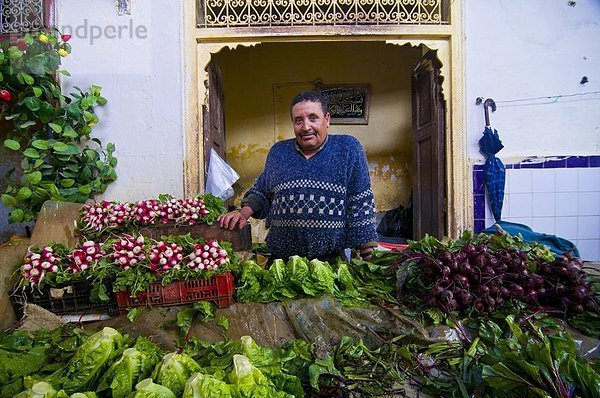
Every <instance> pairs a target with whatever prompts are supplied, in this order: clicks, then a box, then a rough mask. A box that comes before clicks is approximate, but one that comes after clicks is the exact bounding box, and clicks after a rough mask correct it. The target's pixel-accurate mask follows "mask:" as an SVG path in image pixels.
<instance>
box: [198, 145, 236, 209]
mask: <svg viewBox="0 0 600 398" xmlns="http://www.w3.org/2000/svg"><path fill="white" fill-rule="evenodd" d="M239 178H240V175H239V174H238V173H236V172H235V170H234V169H232V168H231V166H229V165H228V164H227V162H225V161H224V160H223V159H222V158H221V157H220V156H219V154H218V153H217V151H215V150H214V148H211V150H210V160H209V161H208V174H207V175H206V192H208V193H211V194H213V195H214V196H217V197H219V198H221V199H223V200H227V199H229V198H230V197H232V196H233V188H232V186H233V183H234V182H236V181H237V180H238V179H239Z"/></svg>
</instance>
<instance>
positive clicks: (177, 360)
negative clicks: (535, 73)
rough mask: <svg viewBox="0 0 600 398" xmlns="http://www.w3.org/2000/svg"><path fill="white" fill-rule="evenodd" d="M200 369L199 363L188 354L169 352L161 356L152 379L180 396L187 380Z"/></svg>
mask: <svg viewBox="0 0 600 398" xmlns="http://www.w3.org/2000/svg"><path fill="white" fill-rule="evenodd" d="M200 370H201V369H200V365H198V363H197V362H196V361H194V360H193V359H192V358H191V357H190V356H188V355H186V354H177V353H174V352H171V353H169V354H167V355H165V356H164V357H163V359H162V361H161V363H160V364H159V365H158V366H157V367H156V369H155V370H154V373H153V374H152V379H154V380H156V382H157V383H158V384H161V385H163V386H165V387H167V388H169V389H170V390H171V391H173V393H175V395H177V396H178V397H180V396H181V394H182V393H183V389H184V388H185V383H186V382H187V380H188V379H189V378H190V377H191V376H192V374H194V373H196V372H200Z"/></svg>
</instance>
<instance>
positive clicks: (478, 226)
mask: <svg viewBox="0 0 600 398" xmlns="http://www.w3.org/2000/svg"><path fill="white" fill-rule="evenodd" d="M484 229H485V220H475V225H474V227H473V230H474V231H475V232H481V231H483V230H484Z"/></svg>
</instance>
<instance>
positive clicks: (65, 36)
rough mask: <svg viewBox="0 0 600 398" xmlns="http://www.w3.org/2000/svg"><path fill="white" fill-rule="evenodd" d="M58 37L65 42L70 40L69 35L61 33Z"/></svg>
mask: <svg viewBox="0 0 600 398" xmlns="http://www.w3.org/2000/svg"><path fill="white" fill-rule="evenodd" d="M60 39H61V40H62V41H64V42H65V43H66V42H68V41H69V40H71V35H61V36H60Z"/></svg>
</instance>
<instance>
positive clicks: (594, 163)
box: [590, 156, 600, 167]
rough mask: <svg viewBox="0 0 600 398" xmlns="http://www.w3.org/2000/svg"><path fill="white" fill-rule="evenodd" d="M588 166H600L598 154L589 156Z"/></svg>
mask: <svg viewBox="0 0 600 398" xmlns="http://www.w3.org/2000/svg"><path fill="white" fill-rule="evenodd" d="M590 167H600V156H590Z"/></svg>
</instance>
